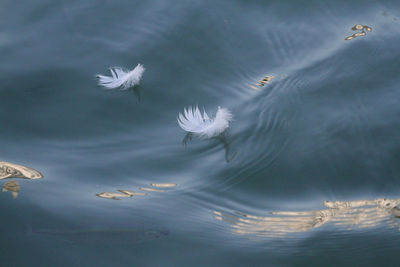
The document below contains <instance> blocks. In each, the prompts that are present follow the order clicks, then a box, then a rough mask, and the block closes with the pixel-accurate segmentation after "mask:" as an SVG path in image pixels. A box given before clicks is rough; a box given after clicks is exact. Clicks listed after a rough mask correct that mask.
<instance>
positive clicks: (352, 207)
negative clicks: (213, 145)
mask: <svg viewBox="0 0 400 267" xmlns="http://www.w3.org/2000/svg"><path fill="white" fill-rule="evenodd" d="M399 204H400V199H384V198H379V199H375V200H359V201H325V202H324V205H325V207H327V209H322V210H314V211H301V212H299V211H274V212H270V213H269V215H267V216H254V215H249V214H239V215H230V214H226V213H222V212H219V211H214V212H213V215H214V218H215V219H216V220H220V221H224V222H226V223H229V224H230V225H231V227H232V231H233V232H234V233H237V234H243V235H256V236H260V237H286V236H288V235H289V234H294V233H301V232H307V231H310V230H312V229H314V228H318V227H321V226H323V225H325V224H327V223H330V225H333V226H335V227H341V228H344V229H346V230H351V229H355V228H358V229H361V228H371V227H375V226H378V225H380V224H382V223H387V224H388V225H390V226H391V227H397V228H399V230H400V222H399V221H397V220H396V219H394V216H396V217H399V216H400V209H399V208H397V207H396V206H397V205H399Z"/></svg>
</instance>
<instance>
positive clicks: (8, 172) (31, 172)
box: [0, 161, 43, 179]
mask: <svg viewBox="0 0 400 267" xmlns="http://www.w3.org/2000/svg"><path fill="white" fill-rule="evenodd" d="M6 178H25V179H41V178H43V175H42V174H41V173H40V172H39V171H37V170H35V169H33V168H30V167H26V166H22V165H17V164H14V163H10V162H5V161H1V162H0V179H6Z"/></svg>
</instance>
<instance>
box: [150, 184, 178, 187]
mask: <svg viewBox="0 0 400 267" xmlns="http://www.w3.org/2000/svg"><path fill="white" fill-rule="evenodd" d="M150 185H151V186H154V187H162V188H168V187H175V186H176V184H153V183H151V184H150Z"/></svg>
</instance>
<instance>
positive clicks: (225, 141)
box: [182, 131, 237, 163]
mask: <svg viewBox="0 0 400 267" xmlns="http://www.w3.org/2000/svg"><path fill="white" fill-rule="evenodd" d="M210 139H211V140H217V141H218V142H219V143H220V144H222V146H223V147H224V149H225V161H226V162H227V163H229V162H231V161H232V160H233V159H234V158H235V157H236V155H237V152H234V153H233V154H232V155H230V144H229V132H228V131H226V132H224V133H222V134H220V135H219V136H217V137H213V138H210ZM192 140H193V134H192V133H190V132H189V133H187V134H186V135H185V137H184V138H183V140H182V145H183V146H186V145H187V143H188V142H191V141H192Z"/></svg>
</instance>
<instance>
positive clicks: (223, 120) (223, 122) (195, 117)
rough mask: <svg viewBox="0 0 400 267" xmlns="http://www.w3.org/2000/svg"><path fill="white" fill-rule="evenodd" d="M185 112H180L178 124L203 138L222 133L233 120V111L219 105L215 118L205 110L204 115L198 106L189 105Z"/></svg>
mask: <svg viewBox="0 0 400 267" xmlns="http://www.w3.org/2000/svg"><path fill="white" fill-rule="evenodd" d="M183 113H184V114H181V113H179V115H178V118H177V120H178V124H179V126H180V127H181V128H182V129H183V130H185V131H187V132H191V133H193V134H195V135H197V136H199V137H201V138H211V137H215V136H218V135H220V134H221V133H223V132H224V131H225V130H226V129H227V128H228V127H229V122H230V121H232V118H233V116H232V113H231V112H230V111H229V110H228V109H225V108H221V107H218V110H217V113H216V114H215V118H212V119H210V118H209V117H208V115H207V113H206V112H205V111H204V112H203V115H201V112H200V110H199V108H198V107H189V108H188V109H184V111H183Z"/></svg>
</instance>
